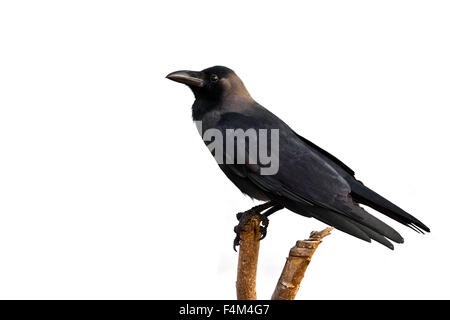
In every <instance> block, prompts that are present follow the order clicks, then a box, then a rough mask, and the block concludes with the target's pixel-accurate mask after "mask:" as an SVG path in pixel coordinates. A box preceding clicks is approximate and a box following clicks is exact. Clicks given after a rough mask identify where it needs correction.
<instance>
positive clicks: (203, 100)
mask: <svg viewBox="0 0 450 320" xmlns="http://www.w3.org/2000/svg"><path fill="white" fill-rule="evenodd" d="M166 78H168V79H170V80H173V81H176V82H180V83H183V84H186V85H187V86H189V88H190V89H191V90H192V92H193V94H194V96H195V101H194V104H193V105H192V118H193V120H194V121H195V122H196V124H197V125H199V130H200V134H201V135H202V137H203V138H204V142H205V144H206V145H207V146H208V147H210V146H211V144H214V148H210V151H211V152H212V154H213V155H214V157H215V158H216V160H217V161H218V162H219V167H220V169H221V170H222V171H223V172H224V173H225V175H226V176H227V177H228V178H229V179H230V180H231V181H232V182H233V183H234V184H235V185H236V186H237V187H238V188H239V190H240V191H241V192H243V193H244V194H246V195H248V196H250V197H251V198H253V199H257V200H260V201H265V203H263V204H261V205H258V206H255V207H254V208H252V209H250V210H247V211H245V212H243V213H239V214H238V219H239V224H238V226H236V228H235V231H236V233H237V237H236V239H235V241H234V247H236V246H237V245H239V231H240V230H241V229H240V228H241V227H242V226H243V224H244V222H245V221H246V219H248V218H249V217H250V216H251V215H254V214H261V213H262V212H263V211H264V213H263V214H262V217H263V220H262V224H263V226H261V231H262V237H261V239H262V238H263V237H264V236H265V235H266V227H267V224H268V220H267V217H268V216H269V215H270V214H272V213H274V212H276V211H278V210H281V209H283V208H286V209H288V210H290V211H293V212H295V213H297V214H300V215H302V216H305V217H313V218H316V219H318V220H320V221H322V222H324V223H326V224H328V225H331V226H333V227H335V228H337V229H339V230H341V231H343V232H345V233H348V234H350V235H352V236H355V237H357V238H359V239H362V240H365V241H367V242H371V240H372V239H373V240H375V241H377V242H379V243H381V244H383V245H384V246H386V247H388V248H390V249H394V246H393V244H392V243H391V242H390V241H389V240H391V241H393V242H396V243H403V242H404V240H403V238H402V236H401V235H400V234H399V233H398V232H397V231H395V230H394V229H393V228H392V227H390V226H389V225H387V224H386V223H384V222H383V221H381V220H379V219H377V218H376V217H374V216H372V215H371V214H369V213H368V212H367V211H366V210H364V209H363V208H362V207H361V206H360V205H359V204H363V205H367V206H369V207H371V208H373V209H375V210H377V211H379V212H381V213H383V214H384V215H386V216H388V217H389V218H391V219H394V220H396V221H398V222H400V223H402V224H404V225H406V226H408V227H410V228H411V229H413V230H415V231H417V232H420V233H423V231H426V232H430V229H429V228H428V227H427V226H426V225H425V224H423V223H422V222H420V221H419V220H418V219H416V218H415V217H413V216H412V215H410V214H409V213H407V212H406V211H404V210H403V209H401V208H400V207H398V206H396V205H395V204H393V203H392V202H390V201H389V200H387V199H385V198H384V197H382V196H381V195H379V194H378V193H376V192H375V191H373V190H371V189H369V188H368V187H366V186H365V185H364V184H363V183H362V182H361V181H359V180H357V179H356V178H355V172H354V171H353V170H352V169H350V168H349V167H348V166H347V165H345V164H344V163H343V162H342V161H340V160H339V159H338V158H336V157H335V156H333V155H331V154H330V153H328V152H327V151H325V150H323V149H321V148H320V147H318V146H317V145H315V144H314V143H312V142H311V141H309V140H307V139H305V138H304V137H302V136H300V135H299V134H297V133H296V132H295V131H294V130H293V129H291V128H290V127H289V126H288V125H287V124H286V123H285V122H284V121H282V120H281V119H280V118H278V117H277V116H276V115H275V114H273V113H272V112H270V111H269V110H267V109H266V108H264V107H263V106H261V105H260V104H258V103H257V102H256V101H255V100H253V98H252V97H251V96H250V94H249V92H248V91H247V89H246V87H245V86H244V84H243V82H242V80H241V79H240V78H239V77H238V76H237V75H236V73H235V72H234V71H233V70H231V69H229V68H227V67H223V66H214V67H211V68H207V69H205V70H202V71H188V70H182V71H176V72H172V73H170V74H168V75H167V77H166ZM239 129H241V130H242V131H244V133H246V132H250V131H249V130H255V132H258V133H259V132H265V135H261V134H258V135H252V134H245V135H237V134H234V135H230V132H233V131H230V130H235V132H236V130H239ZM208 130H209V133H211V132H212V133H214V134H215V135H214V139H212V137H210V139H209V140H208V139H205V136H204V134H205V133H206V132H207V131H208ZM274 130H276V132H277V134H276V135H275V134H274V135H273V136H271V139H266V140H267V142H266V148H269V147H273V149H271V151H273V153H274V154H277V158H278V159H277V162H278V166H277V168H276V170H272V171H273V172H271V173H267V172H266V173H263V170H266V171H270V170H267V169H268V163H267V161H266V162H264V161H263V159H262V158H261V153H260V151H261V149H262V146H264V145H263V144H260V143H261V142H262V139H264V137H266V138H267V137H268V136H269V131H270V132H271V133H273V132H275V131H274ZM219 133H220V134H222V136H223V137H229V139H228V140H232V142H233V143H234V144H235V145H233V144H230V146H232V147H230V148H227V147H228V143H229V141H227V142H225V141H222V142H221V141H220V140H217V141H216V139H218V136H219V135H218V134H219ZM274 137H275V138H276V139H275V138H274ZM224 140H227V139H224ZM213 142H214V143H213ZM252 142H256V146H257V148H259V149H258V154H257V155H256V158H255V155H254V154H253V156H252V155H251V153H252V150H251V148H250V147H251V146H252V145H251V143H252ZM239 145H240V146H242V145H243V146H244V147H243V148H239V150H243V151H242V152H241V153H240V152H239V151H237V150H238V146H239ZM254 145H255V144H254ZM254 145H253V146H254ZM219 151H220V152H222V155H220V154H219V153H220V152H219ZM242 153H244V154H243V155H242ZM218 154H219V155H218ZM267 154H268V152H267ZM217 155H218V156H217ZM216 156H217V157H216ZM239 156H241V159H237V158H238V157H239ZM242 156H243V157H242ZM239 160H240V161H239Z"/></svg>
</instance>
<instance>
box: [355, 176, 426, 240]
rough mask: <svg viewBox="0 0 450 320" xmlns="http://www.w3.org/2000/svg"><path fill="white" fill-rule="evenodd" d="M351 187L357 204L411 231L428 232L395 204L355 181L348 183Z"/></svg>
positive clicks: (421, 224)
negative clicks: (381, 214)
mask: <svg viewBox="0 0 450 320" xmlns="http://www.w3.org/2000/svg"><path fill="white" fill-rule="evenodd" d="M348 182H349V183H350V187H351V190H352V192H351V196H352V199H353V200H355V201H356V202H358V203H361V204H365V205H367V206H369V207H371V208H373V209H375V210H377V211H379V212H381V213H383V214H385V215H386V216H388V217H389V218H391V219H394V220H396V221H398V222H400V223H402V224H404V225H406V226H408V227H410V228H411V229H413V230H415V231H417V232H421V233H423V231H426V232H430V228H428V227H427V226H426V225H425V224H423V223H422V222H421V221H419V220H418V219H417V218H415V217H413V216H412V215H410V214H409V213H407V212H406V211H404V210H403V209H401V208H399V207H397V206H396V205H395V204H393V203H392V202H390V201H389V200H386V199H385V198H383V197H382V196H380V195H379V194H378V193H376V192H375V191H372V190H371V189H369V188H367V187H366V186H364V185H363V184H362V183H360V182H359V181H357V180H352V181H348ZM422 230H423V231H422Z"/></svg>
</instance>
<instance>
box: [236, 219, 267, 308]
mask: <svg viewBox="0 0 450 320" xmlns="http://www.w3.org/2000/svg"><path fill="white" fill-rule="evenodd" d="M260 223H261V217H260V216H258V215H254V216H252V217H251V218H250V219H248V221H247V222H246V223H245V224H244V226H243V228H242V230H241V232H240V234H239V236H240V238H241V241H240V247H239V261H238V274H237V281H236V293H237V298H238V300H256V270H257V267H258V254H259V239H260V238H261V232H260V228H259V227H260Z"/></svg>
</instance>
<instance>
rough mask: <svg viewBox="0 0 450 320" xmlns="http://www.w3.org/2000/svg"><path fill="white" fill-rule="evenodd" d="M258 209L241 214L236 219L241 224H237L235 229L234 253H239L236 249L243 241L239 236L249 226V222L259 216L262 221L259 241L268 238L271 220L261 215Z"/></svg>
mask: <svg viewBox="0 0 450 320" xmlns="http://www.w3.org/2000/svg"><path fill="white" fill-rule="evenodd" d="M258 209H259V208H257V207H255V208H252V209H250V210H247V211H244V212H239V213H238V214H237V215H236V218H237V219H238V220H239V223H238V224H237V226H235V227H234V232H235V233H236V237H235V238H234V241H233V249H234V251H237V250H236V247H237V246H239V244H240V241H241V237H240V236H239V235H240V233H241V232H242V231H243V229H244V226H245V225H246V224H247V222H248V221H249V220H250V219H251V218H253V217H254V216H258V217H259V219H260V221H261V225H260V226H259V231H260V233H261V237H260V238H259V240H262V239H264V238H265V237H266V235H267V227H268V226H269V219H268V218H267V216H265V215H264V214H261V210H258Z"/></svg>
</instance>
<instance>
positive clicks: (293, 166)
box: [215, 112, 403, 247]
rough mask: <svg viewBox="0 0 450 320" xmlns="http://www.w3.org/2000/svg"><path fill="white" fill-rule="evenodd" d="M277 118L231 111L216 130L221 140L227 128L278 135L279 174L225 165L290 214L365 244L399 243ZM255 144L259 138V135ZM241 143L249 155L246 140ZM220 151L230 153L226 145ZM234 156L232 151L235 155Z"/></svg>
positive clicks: (254, 166)
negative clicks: (287, 209)
mask: <svg viewBox="0 0 450 320" xmlns="http://www.w3.org/2000/svg"><path fill="white" fill-rule="evenodd" d="M277 119H278V118H276V119H274V118H273V117H271V116H270V115H268V116H264V113H260V114H259V115H258V116H257V117H255V116H254V115H245V114H241V113H234V112H229V113H225V114H222V116H221V117H220V120H219V121H218V122H217V125H216V126H215V128H216V129H218V130H220V131H221V132H223V135H224V136H226V130H227V129H237V128H240V129H243V130H244V131H246V130H248V129H255V130H257V131H258V129H269V130H270V129H278V130H279V170H278V172H277V173H276V174H274V175H261V174H260V173H261V168H263V167H264V166H265V165H264V164H262V163H261V162H260V161H259V159H258V162H257V163H256V164H254V163H248V158H247V159H246V161H247V162H246V163H245V164H235V163H236V162H235V163H233V164H226V166H227V167H228V168H229V169H230V170H231V171H233V172H234V173H235V174H236V175H239V176H240V177H243V178H245V179H247V180H248V181H249V182H251V183H252V184H253V185H254V186H255V187H257V188H258V189H260V190H262V191H263V192H264V193H265V194H267V195H269V197H271V198H272V199H276V200H278V201H279V202H281V203H282V204H285V205H286V207H288V208H289V209H291V210H293V211H296V212H299V213H302V214H304V215H307V216H312V217H315V218H317V219H319V220H321V221H323V222H325V223H328V224H330V225H333V226H335V227H336V228H338V229H341V230H343V231H345V232H347V233H350V234H352V235H355V236H357V237H359V238H361V239H364V240H370V239H371V238H372V239H374V240H376V241H379V242H381V243H383V244H385V245H387V244H386V242H387V243H389V242H388V241H387V240H386V239H385V238H384V237H387V238H389V239H391V240H393V241H395V242H399V243H401V242H403V238H402V237H401V236H400V234H398V232H396V231H395V230H394V229H393V228H391V227H390V226H388V225H387V224H385V223H384V222H382V221H381V220H379V219H377V218H375V217H373V216H372V215H370V214H369V213H367V212H366V211H364V210H363V209H362V208H361V207H359V206H358V205H357V204H356V203H355V202H354V201H353V200H352V198H351V196H350V192H351V188H350V185H349V184H348V183H347V181H346V180H345V179H344V178H343V177H342V176H341V175H340V174H339V173H338V171H336V170H335V169H334V168H333V166H331V165H330V164H329V163H327V161H325V160H324V159H323V158H321V157H320V156H319V155H317V153H316V152H314V151H313V150H312V149H311V147H310V146H308V144H306V143H304V142H303V141H302V140H300V139H298V137H297V136H296V135H295V134H294V133H293V132H292V131H291V129H290V128H289V127H288V126H287V125H285V124H284V123H283V122H282V121H281V120H280V121H279V122H278V121H276V120H277ZM256 139H259V136H258V135H257V136H256ZM243 143H244V144H245V146H246V148H247V149H246V150H247V152H248V146H249V145H250V143H249V140H247V141H246V142H243ZM258 143H259V141H258ZM269 148H270V141H269ZM224 151H225V153H227V152H228V151H229V150H227V148H226V146H225V142H224ZM236 154H237V153H236V152H234V155H233V156H236ZM247 156H248V154H247ZM234 160H235V161H236V159H234ZM383 239H384V240H383ZM389 247H390V246H389Z"/></svg>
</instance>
